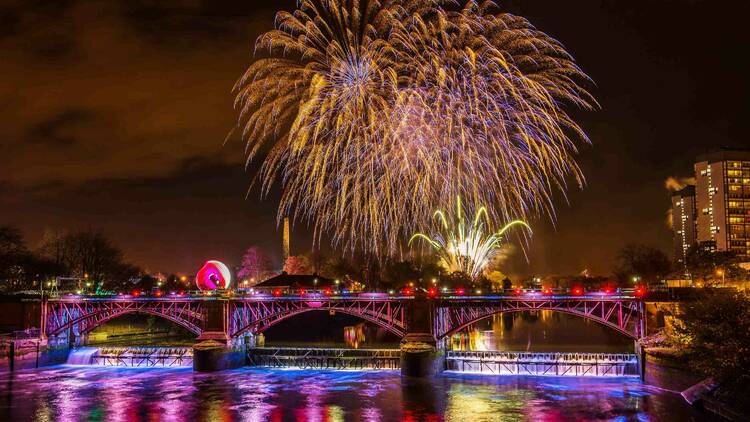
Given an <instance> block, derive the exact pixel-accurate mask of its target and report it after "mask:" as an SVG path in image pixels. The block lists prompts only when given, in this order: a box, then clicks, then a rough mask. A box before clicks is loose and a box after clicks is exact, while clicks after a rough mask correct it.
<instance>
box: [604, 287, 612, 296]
mask: <svg viewBox="0 0 750 422" xmlns="http://www.w3.org/2000/svg"><path fill="white" fill-rule="evenodd" d="M610 293H612V289H610V288H609V287H605V288H604V294H607V295H608V294H610Z"/></svg>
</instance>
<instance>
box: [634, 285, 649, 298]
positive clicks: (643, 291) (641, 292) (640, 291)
mask: <svg viewBox="0 0 750 422" xmlns="http://www.w3.org/2000/svg"><path fill="white" fill-rule="evenodd" d="M645 294H646V288H645V287H640V286H639V287H636V288H635V295H636V296H638V297H643V296H644V295H645Z"/></svg>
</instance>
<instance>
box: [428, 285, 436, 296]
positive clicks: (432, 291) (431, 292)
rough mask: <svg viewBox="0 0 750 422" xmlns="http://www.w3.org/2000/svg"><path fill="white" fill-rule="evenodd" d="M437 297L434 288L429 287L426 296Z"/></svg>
mask: <svg viewBox="0 0 750 422" xmlns="http://www.w3.org/2000/svg"><path fill="white" fill-rule="evenodd" d="M437 295H438V291H437V289H436V288H434V287H430V288H429V289H427V296H429V297H436V296H437Z"/></svg>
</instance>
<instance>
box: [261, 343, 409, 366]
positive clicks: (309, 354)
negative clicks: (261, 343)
mask: <svg viewBox="0 0 750 422" xmlns="http://www.w3.org/2000/svg"><path fill="white" fill-rule="evenodd" d="M400 360H401V352H400V351H399V350H398V349H337V348H301V347H253V348H249V349H248V351H247V362H248V365H250V366H262V367H269V368H299V369H338V370H345V369H356V370H362V369H398V368H399V367H400Z"/></svg>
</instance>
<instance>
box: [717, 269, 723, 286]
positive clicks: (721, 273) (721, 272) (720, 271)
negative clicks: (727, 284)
mask: <svg viewBox="0 0 750 422" xmlns="http://www.w3.org/2000/svg"><path fill="white" fill-rule="evenodd" d="M716 275H720V276H721V284H724V276H725V272H724V270H722V269H718V270H716Z"/></svg>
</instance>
